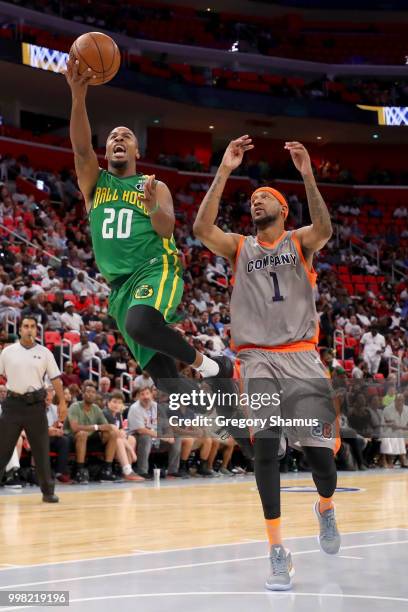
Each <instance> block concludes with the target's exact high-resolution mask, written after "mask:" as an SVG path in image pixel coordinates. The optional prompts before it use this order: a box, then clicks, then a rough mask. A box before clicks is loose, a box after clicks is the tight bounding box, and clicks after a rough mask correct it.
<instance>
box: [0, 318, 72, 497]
mask: <svg viewBox="0 0 408 612" xmlns="http://www.w3.org/2000/svg"><path fill="white" fill-rule="evenodd" d="M36 335H37V320H36V319H35V318H34V317H30V316H26V317H23V319H22V320H21V325H20V341H19V342H16V343H15V344H12V345H10V346H7V347H6V348H5V349H4V350H3V351H2V353H1V354H0V375H5V376H6V377H7V397H6V399H5V401H4V402H3V403H2V406H1V407H2V413H1V415H0V480H1V478H2V476H3V473H4V469H5V467H6V465H7V463H8V461H9V460H10V457H11V455H12V454H13V450H14V447H15V445H16V442H17V440H18V438H19V435H20V433H21V431H22V430H23V429H24V430H25V432H26V434H27V438H28V441H29V443H30V446H31V452H32V454H33V457H34V461H35V465H36V468H37V475H38V480H39V483H40V487H41V491H42V500H43V502H47V503H51V504H52V503H56V502H58V501H59V500H58V497H57V496H56V495H55V494H54V486H55V483H54V481H53V479H52V476H51V465H50V458H49V448H50V441H49V435H48V422H47V413H46V408H45V396H46V391H45V383H44V378H45V375H46V374H47V375H48V377H49V378H50V380H51V382H52V385H53V387H54V389H55V393H56V395H57V398H58V403H59V415H58V416H59V419H60V421H61V422H63V421H64V419H65V416H66V411H67V410H66V404H65V398H64V394H63V387H62V382H61V379H60V375H61V372H60V371H59V368H58V366H57V364H56V361H55V359H54V356H53V354H52V353H51V351H49V350H48V349H47V348H46V347H45V346H42V345H40V344H37V343H36V341H35V338H36ZM61 425H62V423H61Z"/></svg>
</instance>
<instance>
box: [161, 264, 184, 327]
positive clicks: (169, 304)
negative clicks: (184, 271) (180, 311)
mask: <svg viewBox="0 0 408 612" xmlns="http://www.w3.org/2000/svg"><path fill="white" fill-rule="evenodd" d="M173 257H174V267H175V274H174V278H173V285H172V287H171V293H170V299H169V303H168V305H167V308H166V310H165V311H164V315H163V316H164V318H165V319H166V317H167V314H168V312H169V310H170V308H171V307H172V306H173V299H174V294H175V293H176V289H177V284H178V282H179V281H180V280H181V278H180V277H179V261H178V256H177V254H176V253H175V254H174V255H173Z"/></svg>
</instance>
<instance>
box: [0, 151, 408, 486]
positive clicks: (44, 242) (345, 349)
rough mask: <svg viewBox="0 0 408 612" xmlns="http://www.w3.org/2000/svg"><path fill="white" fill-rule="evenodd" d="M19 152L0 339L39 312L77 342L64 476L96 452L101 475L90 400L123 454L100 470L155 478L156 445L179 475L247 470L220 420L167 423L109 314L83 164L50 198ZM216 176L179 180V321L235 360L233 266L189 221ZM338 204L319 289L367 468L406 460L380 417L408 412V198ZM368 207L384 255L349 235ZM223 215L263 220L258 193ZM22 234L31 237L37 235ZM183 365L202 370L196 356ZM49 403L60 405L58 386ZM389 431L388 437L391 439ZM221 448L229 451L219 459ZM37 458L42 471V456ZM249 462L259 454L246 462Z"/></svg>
mask: <svg viewBox="0 0 408 612" xmlns="http://www.w3.org/2000/svg"><path fill="white" fill-rule="evenodd" d="M11 161H12V163H7V167H6V176H7V181H5V182H3V183H2V184H1V185H0V224H2V226H4V227H1V226H0V234H1V240H2V247H1V250H0V330H1V331H0V346H1V347H4V346H5V345H6V344H8V343H10V342H13V341H15V340H16V338H17V336H16V328H15V327H13V325H10V322H12V321H13V320H14V319H19V318H21V317H22V316H24V315H29V316H34V317H35V318H36V319H37V321H38V323H41V326H42V332H43V338H44V343H45V344H46V345H47V346H48V347H49V348H50V349H51V350H53V351H54V353H55V355H56V357H57V360H58V362H60V360H61V343H62V338H63V337H65V338H66V339H68V340H70V342H71V344H72V359H71V360H67V359H65V360H63V370H64V371H63V376H62V380H63V384H64V387H65V393H66V398H67V402H68V404H69V405H70V408H69V415H68V421H67V422H66V423H65V425H64V427H63V429H61V427H56V425H55V410H54V409H53V410H54V412H51V413H50V414H51V415H53V416H50V419H49V423H50V428H51V431H50V437H61V436H68V437H69V436H71V438H69V439H70V442H69V446H67V443H64V444H63V446H61V444H62V443H61V442H58V443H57V446H58V453H57V455H58V454H59V453H60V452H61V453H62V454H63V457H65V458H64V460H63V461H62V465H61V463H60V464H58V465H57V466H56V468H55V469H56V470H57V475H58V477H59V479H60V481H61V482H71V475H74V476H75V479H76V481H77V482H83V483H86V482H87V481H88V480H89V478H90V476H91V477H92V476H94V475H95V473H96V471H94V472H93V471H92V470H91V465H90V466H89V469H90V472H91V475H90V474H89V472H87V471H86V468H85V465H84V463H85V459H84V457H85V453H87V452H88V451H89V450H90V449H88V448H87V447H86V439H84V436H82V439H80V440H79V441H78V440H77V439H76V438H75V433H76V432H75V431H74V430H73V428H72V426H71V425H70V415H71V417H72V416H73V415H75V418H76V419H77V420H78V418H81V416H80V415H82V414H83V412H84V411H85V412H87V411H88V412H89V411H91V412H92V414H93V416H92V418H93V419H94V420H95V425H98V426H101V427H102V430H101V431H102V432H104V431H105V432H106V435H105V436H104V439H103V441H104V444H103V448H102V449H101V448H99V449H97V452H99V453H101V452H103V453H105V462H106V464H108V466H109V465H110V464H112V462H113V461H114V460H115V458H116V461H117V464H118V466H119V467H118V470H119V472H118V473H117V474H115V472H114V471H112V470H110V469H107V468H106V465H105V467H104V468H102V470H99V471H98V472H97V477H98V478H100V479H101V480H106V481H115V480H118V479H121V478H124V479H126V480H131V479H135V480H137V479H139V480H141V479H143V478H144V479H145V478H148V477H149V457H151V456H152V455H154V456H155V459H154V461H155V462H157V465H165V466H166V467H167V473H168V474H169V476H174V477H177V476H178V477H188V476H189V475H190V474H191V472H192V471H194V470H196V473H197V474H198V475H200V474H201V475H202V476H207V477H213V476H215V475H219V474H225V475H228V474H231V473H233V470H235V472H236V471H237V470H239V469H240V470H241V471H242V469H243V468H242V463H243V460H242V458H241V459H237V458H235V459H234V458H233V459H231V457H232V453H233V450H234V446H235V444H234V441H233V440H232V439H227V440H221V439H219V438H218V437H217V436H216V435H214V432H196V433H195V435H194V436H193V435H187V434H188V432H182V433H183V434H184V435H183V436H180V435H176V432H174V431H171V430H169V429H168V428H167V429H166V427H165V429H164V430H162V431H158V423H159V422H161V423H162V424H163V423H166V403H165V398H163V397H161V396H160V395H159V394H158V392H157V390H156V389H154V387H152V381H151V379H149V376H148V375H147V374H146V373H143V372H142V371H141V369H140V367H139V365H138V364H137V362H136V361H135V360H134V359H133V358H132V356H131V355H130V354H129V351H128V349H127V347H126V345H125V343H124V340H123V338H122V337H121V335H120V334H119V333H118V331H117V329H116V327H115V324H114V321H113V320H112V319H111V318H110V317H109V315H108V295H109V288H108V287H107V285H106V284H105V283H104V280H103V279H102V278H101V277H100V275H99V273H98V270H97V268H96V265H95V261H94V258H93V253H92V249H91V246H90V238H89V227H88V224H87V219H86V217H85V215H84V214H83V211H82V202H81V196H80V193H79V191H78V187H77V184H76V181H75V176H74V174H73V172H72V171H70V170H64V171H62V172H61V173H60V174H59V175H58V176H57V175H54V174H52V173H50V172H47V173H45V172H42V173H41V176H42V177H43V180H44V182H45V183H46V184H47V186H48V188H49V196H51V199H49V198H46V199H44V200H43V201H40V202H39V201H36V199H35V197H34V196H32V195H27V194H26V193H24V190H22V189H19V190H16V189H15V183H14V181H13V178H16V177H17V176H18V175H19V174H20V173H21V169H22V168H23V172H24V175H25V176H27V177H28V178H29V177H31V176H34V177H35V178H37V177H38V172H37V171H36V170H35V169H33V168H31V166H30V162H29V160H28V159H21V158H20V160H18V161H17V160H11ZM8 162H10V159H9V160H8ZM207 188H208V184H207V182H206V181H203V180H202V178H200V175H197V176H196V177H195V178H192V179H191V183H190V185H189V187H188V189H181V190H175V192H174V199H175V209H176V217H177V223H176V229H175V238H176V242H177V244H178V246H179V249H180V259H181V262H182V264H183V269H184V281H185V293H184V298H183V301H182V303H181V305H180V307H179V312H178V314H179V315H180V321H179V322H178V323H177V324H176V329H177V330H178V331H179V333H181V334H183V335H184V336H185V337H186V338H187V340H188V341H189V342H190V343H191V344H192V345H193V346H194V347H196V348H197V349H198V350H199V351H202V352H204V353H206V354H207V355H209V356H210V357H211V356H216V355H221V354H224V355H227V356H229V357H230V358H231V359H233V360H234V359H235V354H234V351H233V350H232V348H231V345H230V324H231V319H230V311H229V296H230V291H231V285H230V282H229V279H230V277H231V273H232V271H231V269H230V267H229V265H228V264H227V263H226V261H225V260H224V259H222V258H220V257H216V256H214V255H212V254H211V253H210V252H208V251H207V250H205V249H204V248H203V245H202V244H201V243H200V242H199V241H198V240H197V239H196V238H195V237H194V236H193V235H192V232H191V228H192V217H193V215H194V211H195V210H196V205H197V203H198V202H199V201H200V199H201V198H202V195H203V193H204V192H205V191H206V189H207ZM288 200H289V204H290V209H291V216H290V218H289V227H290V226H297V225H298V224H301V223H302V224H304V223H307V222H308V216H307V215H308V213H307V206H306V204H305V202H303V201H302V200H301V199H299V198H298V196H296V195H295V194H288ZM330 208H331V212H332V217H333V220H334V222H336V221H337V222H338V223H339V226H340V231H339V233H338V235H337V236H336V235H335V236H334V237H333V238H332V240H331V241H330V242H329V243H328V245H327V246H326V248H325V249H324V250H323V251H321V252H320V253H319V254H318V255H317V257H316V262H315V267H316V269H317V271H318V272H319V278H318V284H317V287H316V295H315V298H316V304H317V311H318V314H319V318H320V329H321V335H320V341H319V347H320V351H321V356H322V359H323V360H324V362H325V363H326V365H327V367H328V368H329V370H330V371H331V373H332V377H333V381H334V382H335V387H336V389H337V390H338V393H339V397H341V402H342V419H343V420H342V429H343V433H344V439H343V447H342V448H343V451H342V453H340V455H339V459H338V460H339V465H340V466H343V467H346V468H347V469H354V468H360V469H364V468H365V467H366V466H367V465H375V466H383V467H392V465H393V460H394V458H397V457H399V461H400V463H401V465H402V466H404V467H405V464H406V458H405V453H403V452H402V451H401V452H399V451H400V450H401V448H400V446H401V444H400V443H399V444H400V446H399V447H398V452H395V451H396V444H397V443H394V442H393V440H400V439H402V438H403V437H406V436H401V438H395V436H394V437H393V433H391V434H390V436H384V434H383V433H382V434H381V431H382V430H381V427H384V426H388V427H389V428H391V425H389V423H388V421H390V420H392V418H394V417H393V416H392V415H394V416H395V414H397V413H398V414H400V413H401V414H403V416H401V419H400V420H401V423H402V420H403V418H405V416H406V418H407V423H406V424H407V425H408V406H407V404H408V396H407V390H406V389H405V391H404V390H403V388H402V393H404V394H405V395H404V396H403V397H404V398H405V399H401V388H400V387H398V385H397V382H398V381H397V380H396V373H395V372H394V370H393V369H392V368H390V362H389V357H391V356H394V357H397V358H398V361H399V364H400V377H401V380H402V381H403V382H404V381H405V382H406V380H407V375H408V327H407V321H408V284H407V281H406V276H405V277H396V278H394V279H392V277H391V275H390V274H389V272H390V267H387V265H388V266H389V265H390V261H391V262H394V263H395V261H396V260H395V257H396V256H397V257H398V258H399V259H398V262H399V263H400V264H401V266H403V267H405V270H406V267H407V265H408V253H407V230H406V218H407V208H406V207H403V206H398V207H397V206H395V208H394V210H390V209H389V208H384V207H383V206H381V205H380V204H379V203H378V202H375V201H373V200H372V199H369V198H367V197H363V196H360V198H357V197H355V198H354V199H350V200H347V199H342V200H341V201H340V202H335V201H334V202H331V203H330ZM369 218H372V219H375V220H377V221H378V222H379V223H380V224H381V229H379V230H378V235H377V236H373V239H372V240H370V244H371V243H373V244H374V245H375V247H376V248H379V249H380V250H381V257H380V258H379V260H378V263H375V262H374V263H373V260H372V258H371V257H369V256H365V255H357V254H355V253H353V252H352V251H350V249H349V244H350V237H351V236H352V235H353V232H357V231H358V229H359V228H360V232H361V237H362V238H363V239H364V237H365V233H364V232H365V231H366V225H365V222H366V220H367V219H369ZM404 220H405V221H404ZM219 224H220V226H221V227H223V228H225V229H227V230H229V231H234V232H238V233H244V234H246V233H251V232H252V224H251V218H250V214H249V202H248V194H245V193H242V192H237V193H235V194H233V195H231V196H229V197H228V199H227V200H226V201H224V202H223V205H222V207H221V213H220V217H219ZM403 224H404V225H403ZM10 232H14V233H16V234H17V236H18V237H16V236H15V235H14V234H13V233H10ZM19 238H21V239H19ZM24 240H30V242H31V243H32V245H33V246H30V245H28V244H27V243H26V242H24ZM368 247H369V245H367V248H368ZM45 251H47V253H45ZM353 276H356V277H359V280H356V279H354V278H353ZM368 279H369V280H368ZM348 284H349V286H347V285H348ZM339 332H341V333H339ZM335 338H336V342H335ZM333 346H335V349H334V350H333V349H332V347H333ZM94 357H97V358H98V359H100V360H101V375H102V378H101V379H100V380H99V381H98V380H96V382H97V384H98V388H96V385H95V383H93V382H92V379H93V380H95V377H94V376H93V375H92V372H91V371H90V365H91V363H92V359H93V358H94ZM123 373H128V374H129V376H130V379H131V382H130V383H126V384H123V377H122V374H123ZM183 373H184V374H186V375H188V376H192V377H194V376H196V374H195V372H194V371H193V370H192V369H191V368H189V367H185V368H184V369H183ZM3 382H4V381H3ZM3 391H4V388H3ZM78 402H79V403H78ZM356 402H357V404H358V409H357V408H356ZM48 403H49V404H50V406H51V405H52V398H49V400H48ZM125 406H126V408H125ZM124 410H126V412H124V413H123V414H122V411H124ZM370 410H373V411H376V415H377V416H378V414H380V413H381V415H382V417H383V420H382V421H381V419H380V425H381V427H380V426H379V425H378V423H377V425H375V422H377V421H375V419H374V418H373V419H371V416H370V415H371V413H370ZM387 410H388V412H387ZM101 411H102V415H101ZM377 413H378V414H377ZM391 413H392V414H391ZM78 415H79V416H78ZM160 415H161V418H160ZM364 415H365V417H364ZM390 415H391V416H390ZM404 415H405V416H404ZM167 416H168V415H167ZM125 417H126V418H125ZM363 417H364V418H367V419H368V420H369V421H370V423H371V420H372V423H371V425H370V427H371V428H374V426H376V427H377V426H378V428H377V430H376V431H375V432H373V429H372V430H371V433H370V430H369V428H367V430H365V431H362V428H361V426H360V425H361V423H360V425H358V423H359V418H360V421H361V419H363V421H364V418H363ZM89 418H90V416H89V414H88V413H87V415H86V419H89ZM74 420H75V419H74ZM377 420H378V419H377ZM364 423H365V421H364ZM108 425H109V427H108ZM105 426H106V427H105ZM367 427H368V426H367ZM56 429H59V433H58V434H56V432H55V430H56ZM119 431H122V433H118V432H119ZM393 431H394V430H393ZM61 432H62V433H61ZM112 432H114V433H112ZM179 433H180V432H179ZM190 433H191V432H190ZM394 433H395V432H394ZM108 434H109V435H108ZM79 437H80V438H81V436H79ZM72 438H74V441H73V439H72ZM383 439H385V440H388V442H384V444H383V443H382V440H383ZM350 440H352V442H350ZM389 440H391V442H390V441H389ZM373 442H375V444H373ZM403 444H405V443H403ZM387 445H388V446H387ZM19 448H20V451H21V449H24V448H25V449H26V451H27V450H28V449H27V442H26V441H24V440H22V441H21V442H20V444H19ZM91 448H92V446H91ZM404 448H405V446H404ZM61 449H62V450H61ZM387 449H388V450H387ZM161 451H163V452H161ZM192 451H195V452H196V453H197V464H196V465H195V466H193V467H192V464H191V459H190V456H191V453H192ZM219 451H222V452H221V458H220V459H219V461H218V463H219V462H220V464H219V469H218V470H216V469H215V467H218V463H217V456H218V452H219ZM391 451H392V452H391ZM21 452H22V453H23V455H24V451H21ZM69 452H74V453H75V456H76V463H77V465H76V468H75V471H74V474H71V473H69V472H68V467H67V453H69ZM87 456H88V458H89V456H90V455H89V453H88V455H87ZM136 456H137V460H136ZM156 456H157V457H158V458H156ZM234 456H235V455H234ZM163 457H164V458H166V459H165V460H164V464H163ZM57 459H58V457H57ZM285 461H286V463H285V462H283V467H282V469H286V468H287V469H298V468H299V469H306V466H305V464H304V460H303V458H302V457H296V453H294V452H292V451H291V452H289V453H288V455H287V458H286V460H285ZM240 463H241V465H240ZM132 466H133V467H132ZM150 468H151V461H150ZM29 469H30V473H32V468H29ZM92 469H93V468H92ZM244 469H247V470H248V469H251V466H250V465H248V464H245V465H244ZM95 470H96V468H95ZM129 470H130V472H129ZM133 470H136V472H137V474H135V473H134V472H133ZM121 472H122V474H121ZM129 475H130V476H131V477H130V478H129ZM126 477H127V478H126Z"/></svg>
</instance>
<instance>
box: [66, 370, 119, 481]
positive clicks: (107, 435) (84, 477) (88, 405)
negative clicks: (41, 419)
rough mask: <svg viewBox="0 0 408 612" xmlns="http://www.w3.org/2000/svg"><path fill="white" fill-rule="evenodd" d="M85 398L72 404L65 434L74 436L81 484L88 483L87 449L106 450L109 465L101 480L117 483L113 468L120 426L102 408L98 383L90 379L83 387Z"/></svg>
mask: <svg viewBox="0 0 408 612" xmlns="http://www.w3.org/2000/svg"><path fill="white" fill-rule="evenodd" d="M82 393H83V400H82V401H79V402H78V401H77V402H74V403H73V404H71V406H70V407H69V410H68V416H67V419H66V421H65V424H64V433H66V434H68V435H69V436H70V437H71V438H70V440H71V447H73V448H74V449H75V455H76V464H77V465H76V474H75V480H76V481H77V482H78V483H79V484H88V482H89V474H88V470H87V469H85V458H86V452H87V450H88V451H89V450H91V449H93V450H103V451H104V453H105V465H104V467H103V469H102V471H101V474H100V481H101V482H116V481H117V480H118V478H117V476H116V475H115V474H114V473H113V471H112V462H113V458H114V457H115V454H116V451H117V440H118V438H119V436H120V433H119V429H117V427H115V426H114V425H110V424H109V423H108V421H107V420H106V417H105V415H104V414H103V412H102V410H101V409H100V408H99V407H98V406H97V405H96V403H95V400H96V386H95V383H93V382H91V381H87V382H85V383H84V384H83V386H82Z"/></svg>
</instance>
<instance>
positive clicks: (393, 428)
mask: <svg viewBox="0 0 408 612" xmlns="http://www.w3.org/2000/svg"><path fill="white" fill-rule="evenodd" d="M384 421H385V425H386V429H385V432H384V433H385V434H388V437H384V438H382V440H381V453H382V454H383V455H385V467H388V468H393V467H394V458H395V457H399V461H400V464H401V467H402V468H408V462H407V449H406V445H405V438H404V436H406V435H407V431H408V406H406V405H405V404H404V396H403V394H402V393H398V394H397V395H396V397H395V401H394V402H391V403H390V404H389V405H388V406H387V407H386V408H384Z"/></svg>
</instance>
